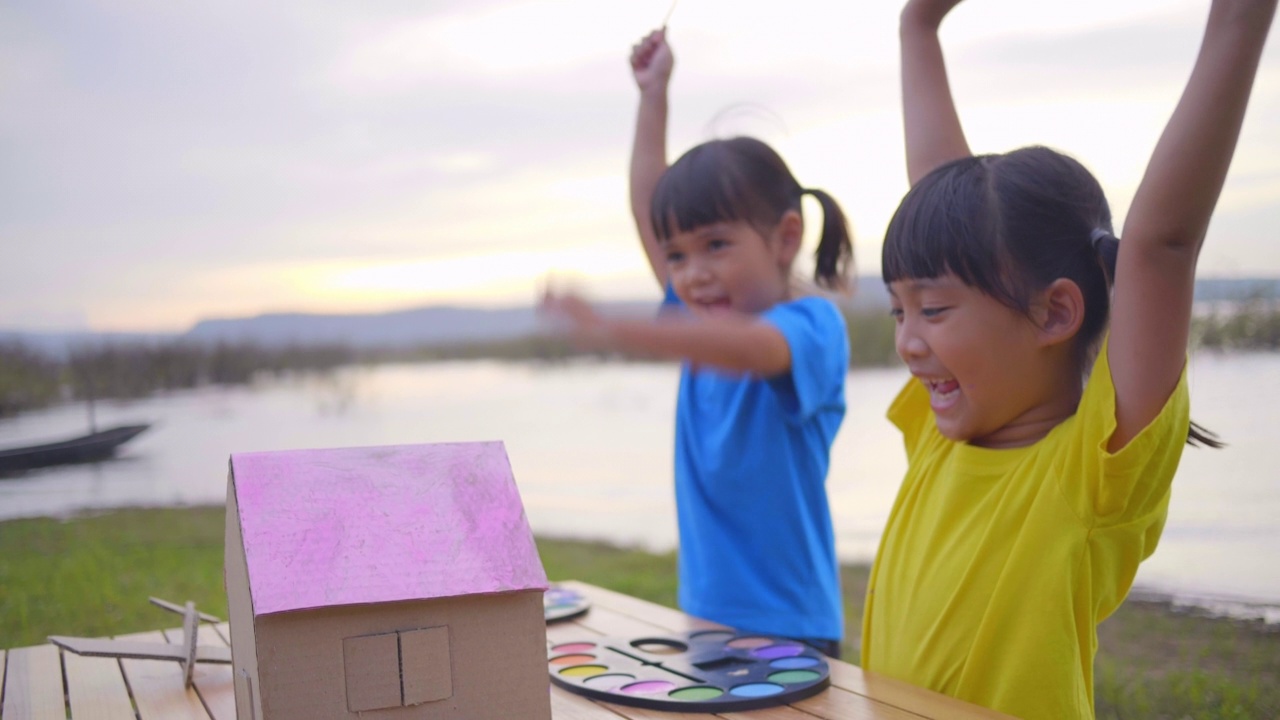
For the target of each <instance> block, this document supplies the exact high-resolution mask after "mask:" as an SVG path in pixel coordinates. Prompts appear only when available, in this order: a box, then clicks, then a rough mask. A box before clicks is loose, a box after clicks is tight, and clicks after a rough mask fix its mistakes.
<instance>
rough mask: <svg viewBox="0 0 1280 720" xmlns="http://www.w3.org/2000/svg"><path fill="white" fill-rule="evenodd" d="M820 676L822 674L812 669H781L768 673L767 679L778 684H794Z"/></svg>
mask: <svg viewBox="0 0 1280 720" xmlns="http://www.w3.org/2000/svg"><path fill="white" fill-rule="evenodd" d="M820 677H822V675H820V674H819V673H816V672H814V671H812V670H783V671H782V672H776V673H774V674H772V675H770V676H769V680H770V681H771V682H776V683H778V684H779V685H794V684H795V683H802V682H809V681H810V680H817V679H818V678H820Z"/></svg>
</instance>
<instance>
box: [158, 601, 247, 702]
mask: <svg viewBox="0 0 1280 720" xmlns="http://www.w3.org/2000/svg"><path fill="white" fill-rule="evenodd" d="M196 632H197V633H198V635H197V637H198V638H199V640H200V644H201V645H208V646H211V647H228V644H227V642H226V640H225V639H223V637H222V635H220V634H219V633H218V631H217V630H216V629H215V628H214V627H213V626H212V625H206V624H204V623H201V624H200V626H199V629H198V630H197V631H196ZM164 636H165V638H166V639H167V640H168V641H169V642H170V643H173V644H178V643H181V642H182V629H181V628H179V629H177V630H165V631H164ZM232 677H233V676H232V673H231V666H230V665H223V664H220V663H196V668H195V677H194V678H193V679H192V680H193V682H194V684H195V686H196V694H198V695H199V696H200V700H201V701H202V702H203V703H204V709H205V711H206V712H208V713H209V716H210V717H211V718H213V720H236V686H235V683H234V682H232Z"/></svg>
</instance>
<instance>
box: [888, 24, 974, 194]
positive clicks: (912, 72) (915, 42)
mask: <svg viewBox="0 0 1280 720" xmlns="http://www.w3.org/2000/svg"><path fill="white" fill-rule="evenodd" d="M959 2H960V0H910V2H908V3H907V5H906V7H904V8H903V9H902V17H901V26H900V34H901V43H902V120H903V125H904V129H905V131H906V141H907V178H908V180H910V182H911V184H912V185H915V184H916V183H917V182H919V181H920V178H922V177H924V176H925V175H928V174H929V171H931V170H933V169H934V168H936V167H938V166H939V165H942V164H943V163H946V162H949V161H951V160H956V159H958V158H962V157H968V156H969V155H971V154H972V153H971V152H970V151H969V143H968V142H967V141H966V140H965V138H964V130H963V129H962V128H961V127H960V117H959V115H957V114H956V105H955V102H954V101H953V100H952V99H951V85H950V83H948V82H947V66H946V63H945V62H944V61H943V58H942V44H941V43H940V42H939V41H938V27H939V26H940V25H941V24H942V19H943V18H944V17H946V15H947V13H948V12H950V10H951V8H953V7H955V6H956V5H957V4H959Z"/></svg>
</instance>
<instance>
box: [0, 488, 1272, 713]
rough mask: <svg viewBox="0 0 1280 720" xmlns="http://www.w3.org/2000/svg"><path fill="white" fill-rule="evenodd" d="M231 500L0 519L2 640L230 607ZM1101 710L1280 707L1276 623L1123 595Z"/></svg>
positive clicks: (663, 573)
mask: <svg viewBox="0 0 1280 720" xmlns="http://www.w3.org/2000/svg"><path fill="white" fill-rule="evenodd" d="M223 520H224V513H223V509H222V508H221V507H212V508H207V507H201V508H179V509H158V510H124V511H119V512H113V513H110V514H104V515H98V516H85V517H80V518H76V519H74V520H70V521H60V520H53V519H47V518H45V519H35V520H13V521H9V522H2V523H0V547H2V548H4V549H5V550H6V552H4V553H0V648H11V647H22V646H25V645H36V644H41V643H43V642H45V637H46V636H47V635H50V634H61V635H85V636H90V637H94V636H106V635H122V634H125V633H132V632H141V631H146V630H155V629H157V628H161V627H166V626H171V625H172V624H173V620H174V618H173V617H172V616H169V615H168V614H166V613H164V612H162V611H160V610H158V609H156V608H154V607H152V606H151V604H150V603H148V602H147V596H149V595H155V596H158V597H162V598H166V599H168V600H172V601H174V602H178V603H182V602H185V601H187V600H193V601H195V602H196V603H197V605H199V607H200V608H201V609H203V610H205V611H207V612H210V613H213V614H214V615H218V616H220V617H226V594H225V592H224V590H223V586H222V552H223V545H222V533H223ZM538 549H539V551H540V553H541V555H542V562H543V565H544V567H545V568H546V570H547V575H548V577H550V578H551V579H552V580H569V579H575V580H582V581H584V582H589V583H592V584H595V585H600V586H602V587H608V588H612V589H614V590H617V591H620V592H623V593H626V594H628V595H632V596H635V597H640V598H644V599H646V600H651V601H653V602H657V603H660V604H663V605H667V606H672V607H674V606H675V599H676V576H675V573H676V558H675V554H674V553H665V554H653V553H648V552H644V551H641V550H636V549H629V548H619V547H613V546H610V545H607V544H602V543H590V542H579V541H571V540H557V539H547V538H540V539H539V540H538ZM867 572H868V569H867V568H866V567H865V566H847V567H844V568H842V579H843V582H844V592H845V622H846V628H847V632H846V637H845V642H844V657H845V659H846V660H850V661H852V662H855V663H856V662H857V661H858V642H859V638H860V633H861V622H862V610H863V596H864V594H865V592H866V586H867ZM1099 645H1100V649H1099V652H1098V657H1097V661H1096V665H1095V667H1096V676H1097V685H1096V688H1097V689H1096V693H1095V695H1096V699H1097V713H1098V717H1099V718H1100V719H1103V720H1142V719H1152V720H1156V719H1165V718H1168V719H1170V720H1181V719H1182V718H1226V719H1230V720H1234V719H1236V718H1240V719H1243V718H1277V717H1280V628H1275V627H1267V626H1264V625H1262V624H1261V623H1258V622H1240V621H1232V620H1224V619H1217V618H1207V617H1200V616H1196V615H1192V614H1187V613H1182V612H1175V611H1173V610H1172V609H1171V608H1169V607H1168V606H1167V605H1163V604H1159V603H1149V602H1127V603H1125V604H1124V605H1123V606H1122V607H1121V608H1120V610H1119V611H1117V612H1116V614H1115V615H1114V616H1112V617H1111V618H1109V619H1108V620H1107V621H1106V622H1105V623H1103V624H1102V626H1101V627H1100V628H1099Z"/></svg>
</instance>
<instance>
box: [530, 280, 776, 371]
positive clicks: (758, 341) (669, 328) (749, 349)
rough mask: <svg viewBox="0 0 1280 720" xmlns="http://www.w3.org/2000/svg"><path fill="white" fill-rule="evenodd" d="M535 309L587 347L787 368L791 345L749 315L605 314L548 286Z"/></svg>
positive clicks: (748, 367)
mask: <svg viewBox="0 0 1280 720" xmlns="http://www.w3.org/2000/svg"><path fill="white" fill-rule="evenodd" d="M541 311H542V312H543V313H545V314H548V315H550V316H552V317H554V318H556V319H558V320H560V321H562V322H563V323H564V324H565V327H564V328H563V331H564V332H565V333H566V334H567V335H568V336H569V337H570V338H571V339H572V340H573V341H574V343H575V344H577V345H579V346H581V347H586V348H589V349H592V350H609V351H612V352H619V353H623V354H625V355H631V356H633V357H634V356H641V357H656V358H663V359H667V360H687V361H689V362H691V363H693V364H695V365H705V366H708V367H714V368H718V369H720V370H725V371H728V372H736V373H751V374H753V375H757V376H759V377H772V376H775V375H781V374H783V373H785V372H787V371H789V370H790V369H791V348H790V346H788V345H787V340H786V338H785V337H783V335H782V332H781V331H780V330H778V329H777V328H776V327H774V326H773V325H771V324H769V323H766V322H763V321H760V320H757V319H755V318H752V317H747V316H729V315H726V316H725V317H717V318H713V319H699V318H693V317H686V316H683V315H671V316H661V317H658V318H607V317H602V316H601V315H599V314H598V313H597V312H596V311H595V309H594V308H592V307H591V305H590V304H588V303H587V302H586V301H584V300H583V299H582V298H580V297H578V296H576V295H572V294H555V293H552V292H548V293H547V294H546V295H544V296H543V298H542V305H541Z"/></svg>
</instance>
